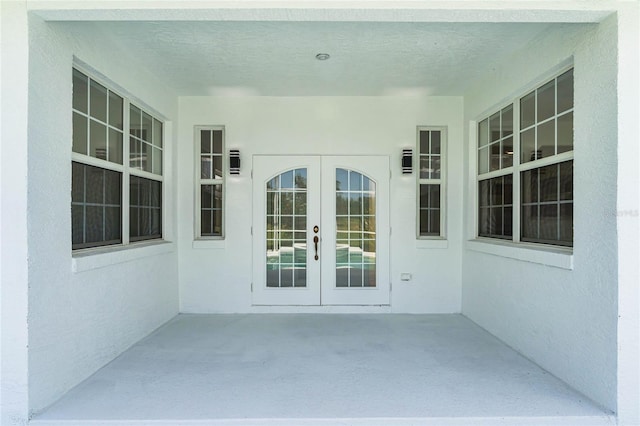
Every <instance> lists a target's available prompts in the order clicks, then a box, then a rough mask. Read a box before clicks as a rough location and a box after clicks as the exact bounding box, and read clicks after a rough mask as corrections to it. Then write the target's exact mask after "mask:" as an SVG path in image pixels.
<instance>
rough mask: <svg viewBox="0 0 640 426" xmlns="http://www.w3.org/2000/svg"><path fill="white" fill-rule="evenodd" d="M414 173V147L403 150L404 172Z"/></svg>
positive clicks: (406, 173) (404, 173)
mask: <svg viewBox="0 0 640 426" xmlns="http://www.w3.org/2000/svg"><path fill="white" fill-rule="evenodd" d="M411 173H413V149H403V150H402V174H403V175H410V174H411Z"/></svg>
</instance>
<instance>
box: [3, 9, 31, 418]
mask: <svg viewBox="0 0 640 426" xmlns="http://www.w3.org/2000/svg"><path fill="white" fill-rule="evenodd" d="M0 19H1V20H2V21H1V25H0V31H1V32H0V42H1V46H2V48H0V55H1V56H0V57H1V60H2V72H1V75H0V77H1V80H0V93H2V96H0V102H1V103H2V104H1V105H2V106H1V108H0V112H1V114H2V115H1V117H0V123H1V127H2V133H1V134H0V142H1V145H0V183H1V185H2V186H1V188H2V189H1V190H0V237H1V239H0V314H1V317H0V327H1V328H0V386H1V388H0V424H3V425H5V424H6V425H9V424H24V423H26V421H27V412H28V403H29V396H28V346H29V342H28V323H27V315H28V285H27V275H28V265H27V250H28V249H27V116H28V111H27V102H26V99H27V95H28V89H29V85H28V75H29V73H28V52H29V38H28V22H27V11H26V7H25V5H24V4H21V3H18V2H0ZM6 64H11V66H6Z"/></svg>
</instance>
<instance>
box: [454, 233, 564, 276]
mask: <svg viewBox="0 0 640 426" xmlns="http://www.w3.org/2000/svg"><path fill="white" fill-rule="evenodd" d="M466 247H467V248H468V249H469V250H473V251H476V252H480V253H486V254H492V255H494V256H500V257H507V258H510V259H516V260H521V261H523V262H531V263H538V264H541V265H546V266H552V267H555V268H560V269H567V270H573V249H571V248H568V247H567V248H565V247H553V246H548V245H539V244H528V243H514V242H511V241H499V240H498V241H497V240H490V239H481V238H478V239H475V240H469V241H467V244H466Z"/></svg>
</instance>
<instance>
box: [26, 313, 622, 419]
mask: <svg viewBox="0 0 640 426" xmlns="http://www.w3.org/2000/svg"><path fill="white" fill-rule="evenodd" d="M30 424H33V425H42V426H46V425H56V426H59V425H84V424H87V425H100V424H105V425H107V424H108V425H142V424H153V425H159V424H166V425H182V424H184V425H188V424H201V425H204V424H211V425H222V424H229V425H307V424H308V425H316V424H317V425H326V424H339V425H351V424H353V425H365V424H366V425H423V424H424V425H496V424H510V425H581V426H583V425H613V424H615V417H614V416H613V414H612V413H610V412H606V411H604V410H602V409H601V408H600V407H598V406H597V405H596V404H594V403H593V402H591V401H590V400H589V399H587V398H586V397H584V396H583V395H581V394H579V393H577V392H576V391H574V390H572V389H571V388H570V387H569V386H567V385H566V384H565V383H563V382H562V381H560V380H559V379H557V378H556V377H554V376H552V375H551V374H549V373H548V372H546V371H545V370H543V369H541V368H540V367H538V366H537V365H536V364H534V363H532V362H530V361H528V360H527V359H526V358H524V357H523V356H521V355H519V354H518V353H517V352H515V351H514V350H512V349H511V348H509V347H508V346H506V345H505V344H503V343H502V342H500V341H499V340H498V339H496V338H495V337H493V336H492V335H491V334H489V333H487V332H486V331H484V330H483V329H482V328H480V327H478V326H477V325H475V324H474V323H473V322H471V321H470V320H468V319H467V318H465V317H464V316H461V315H391V314H348V315H342V314H249V315H179V316H177V317H176V318H174V319H173V320H171V321H170V322H169V323H167V324H165V325H164V326H163V327H161V328H159V329H158V330H156V331H155V332H154V333H152V334H151V335H150V336H148V337H147V338H145V339H143V340H142V341H140V342H139V343H137V344H136V345H134V346H133V347H131V348H130V349H129V350H127V351H126V352H125V353H123V354H122V355H121V356H119V357H118V358H117V359H115V360H114V361H113V362H111V363H110V364H108V365H107V366H105V367H104V368H102V369H101V370H99V371H98V372H97V373H95V374H94V375H93V376H91V377H90V378H88V379H87V380H85V381H84V382H83V383H81V384H80V385H78V386H77V387H75V388H74V389H72V390H71V391H70V392H68V393H67V394H66V395H65V396H64V397H63V398H61V399H60V400H59V401H58V402H56V403H55V404H54V405H52V406H51V407H49V408H48V409H47V410H45V411H44V412H42V413H40V414H39V415H36V416H35V417H34V418H33V419H32V420H31V422H30Z"/></svg>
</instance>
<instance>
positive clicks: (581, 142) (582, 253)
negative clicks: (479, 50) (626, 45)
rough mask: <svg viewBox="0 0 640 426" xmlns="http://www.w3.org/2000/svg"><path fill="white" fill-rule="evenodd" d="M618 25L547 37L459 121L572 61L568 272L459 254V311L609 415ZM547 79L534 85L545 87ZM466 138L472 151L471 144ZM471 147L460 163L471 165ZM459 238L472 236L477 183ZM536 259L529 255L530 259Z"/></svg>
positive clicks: (612, 398)
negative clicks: (570, 257)
mask: <svg viewBox="0 0 640 426" xmlns="http://www.w3.org/2000/svg"><path fill="white" fill-rule="evenodd" d="M616 36H617V35H616V20H615V16H614V17H611V18H608V19H607V20H606V21H604V22H603V23H601V24H600V25H598V26H595V27H591V28H583V29H580V28H573V29H571V28H569V26H568V27H567V28H566V29H564V30H557V31H548V32H547V33H546V34H545V35H544V36H542V37H541V38H539V39H537V40H536V41H534V42H533V43H532V44H531V45H530V46H527V47H526V48H525V49H524V50H523V51H522V53H521V54H519V55H518V56H516V57H514V58H512V60H510V61H509V63H507V64H501V65H500V66H497V67H496V69H498V70H499V71H496V73H495V75H493V76H489V77H488V78H487V80H485V81H483V82H482V83H481V84H478V85H477V86H476V87H475V88H474V90H473V91H471V92H469V93H468V94H467V96H466V97H465V121H469V120H476V119H479V118H482V117H480V116H479V115H480V114H482V113H483V112H485V111H487V109H489V108H491V107H492V106H494V105H497V106H500V105H501V104H500V102H502V100H503V99H507V98H509V97H512V96H514V97H515V96H517V95H524V94H525V92H522V91H523V90H525V87H526V86H527V85H528V84H530V83H533V82H535V81H537V80H538V79H539V78H541V76H544V75H545V74H547V73H548V72H549V71H550V70H552V69H553V68H556V67H557V66H558V65H559V64H561V63H563V62H565V61H567V60H570V58H571V57H572V56H573V61H574V65H575V70H574V75H575V121H574V128H575V150H574V151H575V154H574V155H575V160H574V200H575V201H574V235H575V241H574V249H573V270H568V269H562V268H557V267H554V266H550V265H548V264H547V265H543V264H537V263H532V262H528V261H522V260H515V259H512V258H506V257H502V256H496V255H491V254H487V253H483V252H481V251H477V250H470V248H471V246H472V245H473V243H467V245H466V246H465V248H466V249H465V250H464V252H463V278H462V280H463V298H462V312H463V313H464V314H465V315H467V316H468V317H469V318H471V319H472V320H473V321H475V322H477V323H478V324H479V325H480V326H482V327H484V328H486V329H487V330H489V331H490V332H491V333H493V334H495V335H496V336H498V337H499V338H501V339H502V340H504V341H505V342H506V343H507V344H509V345H511V346H512V347H514V348H515V349H516V350H518V351H520V352H522V353H523V354H525V355H526V356H527V357H529V358H531V359H532V360H534V361H535V362H536V363H538V364H539V365H541V366H542V367H543V368H545V369H547V370H549V371H550V372H551V373H553V374H555V375H556V376H558V377H560V378H561V379H563V380H565V381H566V382H567V383H569V384H570V385H571V386H573V387H575V388H576V389H578V390H579V391H581V392H583V393H584V394H585V395H587V396H588V397H590V398H592V399H593V400H595V401H596V402H598V403H600V404H602V405H603V406H605V407H607V408H609V409H612V410H615V409H616V324H617V262H618V260H617V253H616V251H617V248H616V245H617V231H616V161H617V154H616V142H617V100H616V79H615V76H616ZM543 82H544V81H540V83H543ZM466 139H467V140H471V143H472V144H473V138H471V139H469V138H466ZM472 149H473V146H472V147H470V148H469V147H468V150H467V159H468V158H469V157H471V158H473V156H472V155H471V150H472ZM467 179H468V182H469V186H468V188H467V193H466V196H465V200H467V202H466V207H465V210H466V211H467V212H469V216H467V218H466V220H465V225H466V229H465V235H466V236H467V238H473V237H474V228H473V215H474V214H475V213H474V212H475V207H474V204H473V203H471V202H470V201H469V200H472V199H473V191H475V184H474V177H473V176H467ZM531 256H532V257H533V254H531Z"/></svg>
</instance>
